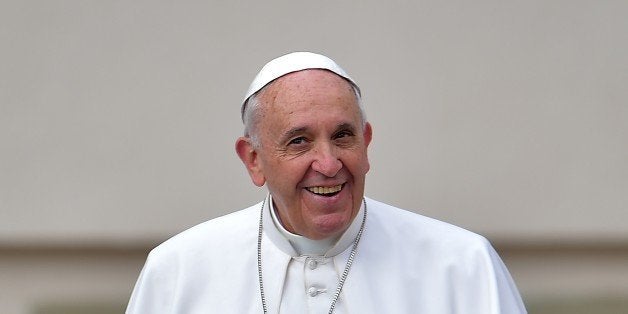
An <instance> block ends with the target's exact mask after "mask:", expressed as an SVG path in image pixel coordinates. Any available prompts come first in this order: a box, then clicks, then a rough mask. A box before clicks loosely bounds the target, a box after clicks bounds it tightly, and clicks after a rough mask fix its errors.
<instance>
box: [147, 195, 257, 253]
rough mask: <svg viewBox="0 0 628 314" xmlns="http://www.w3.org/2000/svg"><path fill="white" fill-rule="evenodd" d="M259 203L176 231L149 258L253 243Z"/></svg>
mask: <svg viewBox="0 0 628 314" xmlns="http://www.w3.org/2000/svg"><path fill="white" fill-rule="evenodd" d="M259 208H260V204H256V205H253V206H251V207H248V208H246V209H242V210H238V211H236V212H233V213H230V214H227V215H224V216H221V217H217V218H214V219H211V220H208V221H205V222H203V223H200V224H198V225H196V226H193V227H191V228H189V229H187V230H184V231H183V232H181V233H179V234H176V235H175V236H173V237H171V238H170V239H168V240H166V241H165V242H163V243H161V244H160V245H158V246H157V247H155V248H154V249H153V250H152V251H151V252H150V254H149V259H151V260H154V259H157V258H158V257H167V256H172V255H176V256H178V259H181V258H184V257H185V256H195V257H198V254H208V253H211V254H222V253H224V252H223V251H228V249H229V248H231V247H234V246H235V247H242V246H246V245H248V244H250V243H251V242H253V243H254V241H255V236H256V234H257V233H256V232H255V230H256V228H257V226H258V219H259Z"/></svg>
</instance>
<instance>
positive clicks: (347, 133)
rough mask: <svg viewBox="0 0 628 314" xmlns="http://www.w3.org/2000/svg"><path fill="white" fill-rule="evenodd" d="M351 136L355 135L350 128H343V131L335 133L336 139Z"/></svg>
mask: <svg viewBox="0 0 628 314" xmlns="http://www.w3.org/2000/svg"><path fill="white" fill-rule="evenodd" d="M350 136H353V132H351V131H349V130H343V131H340V132H338V133H336V134H335V135H334V139H341V138H345V137H350Z"/></svg>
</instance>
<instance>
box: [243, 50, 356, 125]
mask: <svg viewBox="0 0 628 314" xmlns="http://www.w3.org/2000/svg"><path fill="white" fill-rule="evenodd" d="M310 69H321V70H327V71H330V72H332V73H334V74H336V75H338V76H340V77H342V78H343V79H345V80H346V81H347V82H349V84H351V85H352V86H353V88H354V89H355V91H356V94H357V95H358V96H359V94H360V88H359V87H358V85H357V84H356V83H355V81H354V80H353V79H352V78H351V77H350V76H349V75H348V74H347V73H346V72H345V71H344V70H343V69H342V68H341V67H340V66H339V65H338V64H337V63H336V62H335V61H333V60H332V59H330V58H328V57H326V56H323V55H320V54H315V53H311V52H293V53H289V54H287V55H284V56H281V57H279V58H276V59H273V60H271V61H270V62H268V63H267V64H266V65H264V67H262V69H261V70H260V71H259V73H257V75H256V76H255V78H254V79H253V82H252V83H251V85H250V86H249V89H248V91H247V93H246V94H245V96H244V100H243V102H242V107H241V113H242V115H243V116H244V111H245V109H246V105H247V101H248V99H249V98H250V97H251V96H253V95H254V94H256V93H258V92H260V91H261V90H262V89H265V87H266V86H268V85H269V84H271V83H273V82H275V81H276V80H277V79H279V78H281V77H283V76H285V75H287V74H290V73H294V72H299V71H303V70H310Z"/></svg>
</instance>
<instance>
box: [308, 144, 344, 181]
mask: <svg viewBox="0 0 628 314" xmlns="http://www.w3.org/2000/svg"><path fill="white" fill-rule="evenodd" d="M341 168H342V162H341V161H340V159H338V156H337V153H336V151H335V149H334V147H333V146H332V145H328V144H325V145H319V147H317V148H316V149H315V157H314V161H313V162H312V169H313V170H314V171H316V172H318V173H320V174H322V175H324V176H326V177H330V178H331V177H334V176H336V174H337V173H338V171H340V169H341Z"/></svg>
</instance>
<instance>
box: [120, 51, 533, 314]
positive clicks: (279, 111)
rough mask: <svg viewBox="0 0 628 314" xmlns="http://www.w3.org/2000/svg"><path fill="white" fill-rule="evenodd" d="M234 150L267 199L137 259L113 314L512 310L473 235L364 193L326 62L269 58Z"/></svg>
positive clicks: (346, 81)
mask: <svg viewBox="0 0 628 314" xmlns="http://www.w3.org/2000/svg"><path fill="white" fill-rule="evenodd" d="M242 117H243V121H244V124H245V132H244V136H243V137H240V138H239V139H238V140H237V141H236V152H237V154H238V156H239V157H240V159H241V160H242V162H243V163H244V165H245V166H246V169H247V171H248V173H249V175H250V177H251V180H252V181H253V183H254V184H255V185H257V186H263V185H266V187H267V189H268V192H269V193H268V196H267V197H266V199H265V200H264V201H262V202H261V203H259V204H256V205H254V206H252V207H250V208H247V209H244V210H241V211H237V212H235V213H232V214H229V215H226V216H223V217H220V218H216V219H213V220H210V221H208V222H205V223H203V224H200V225H198V226H196V227H193V228H191V229H189V230H187V231H185V232H183V233H181V234H179V235H177V236H175V237H173V238H172V239H170V240H168V241H166V242H164V243H163V244H161V245H159V246H158V247H157V248H155V249H154V250H153V251H151V253H150V255H149V257H148V259H147V262H146V265H145V266H144V269H143V270H142V273H141V274H140V278H139V280H138V282H137V284H136V286H135V289H134V291H133V295H132V297H131V300H130V302H129V306H128V308H127V313H147V314H148V313H332V312H333V313H459V314H463V313H464V314H468V313H471V314H497V313H508V314H513V313H514V314H516V313H525V312H526V311H525V308H524V306H523V304H522V302H521V298H520V297H519V294H518V292H517V289H516V287H515V285H514V283H513V281H512V279H511V277H510V275H509V273H508V271H507V270H506V267H505V266H504V265H503V263H502V261H501V260H500V258H499V257H498V255H497V254H496V253H495V251H494V250H493V248H492V247H491V245H490V244H489V243H488V242H487V241H486V239H484V238H483V237H481V236H479V235H476V234H474V233H471V232H469V231H466V230H463V229H460V228H458V227H455V226H452V225H449V224H447V223H444V222H440V221H436V220H433V219H430V218H426V217H423V216H420V215H417V214H414V213H411V212H408V211H404V210H401V209H397V208H394V207H392V206H389V205H386V204H383V203H380V202H377V201H374V200H371V199H368V198H365V197H364V182H365V176H366V173H367V172H368V170H369V167H370V166H369V161H368V158H367V151H368V149H367V148H368V145H369V143H370V142H371V138H372V129H371V125H370V124H369V123H368V122H367V121H366V117H365V114H364V111H363V108H362V106H361V104H360V90H359V88H358V86H357V84H356V83H355V82H354V81H353V80H352V79H351V78H350V77H349V76H348V75H347V73H345V71H344V70H342V69H341V68H340V67H339V66H338V65H337V64H336V63H335V62H334V61H332V60H331V59H329V58H327V57H325V56H322V55H318V54H313V53H307V52H298V53H292V54H288V55H285V56H282V57H279V58H277V59H275V60H272V61H271V62H269V63H268V64H266V65H265V66H264V67H263V68H262V70H261V71H260V72H259V74H258V75H257V77H256V78H255V79H254V80H253V83H252V84H251V87H250V88H249V91H248V93H247V95H246V97H245V100H244V104H243V106H242Z"/></svg>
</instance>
